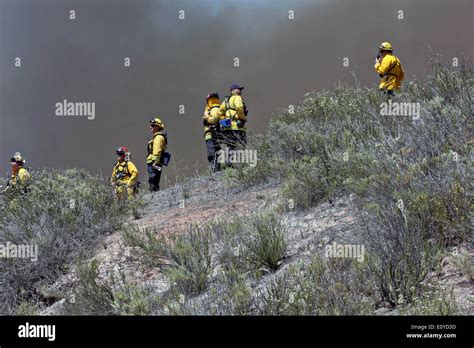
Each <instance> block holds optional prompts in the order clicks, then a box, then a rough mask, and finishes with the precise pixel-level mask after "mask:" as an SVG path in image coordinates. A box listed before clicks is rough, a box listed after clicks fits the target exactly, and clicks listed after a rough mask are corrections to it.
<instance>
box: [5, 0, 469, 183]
mask: <svg viewBox="0 0 474 348" xmlns="http://www.w3.org/2000/svg"><path fill="white" fill-rule="evenodd" d="M473 3H474V2H473V1H472V0H417V1H414V0H411V1H408V0H390V1H385V0H383V1H380V0H345V1H343V0H325V1H323V0H239V1H230V0H153V1H152V0H0V43H1V46H0V47H1V49H0V89H1V94H0V175H4V174H6V172H7V171H8V170H9V159H10V156H11V155H12V154H13V153H14V152H15V151H20V152H21V153H22V155H23V156H24V157H25V158H26V159H27V166H28V167H31V168H40V167H55V168H73V167H79V168H85V169H87V170H89V171H91V172H93V173H102V174H103V175H104V176H105V175H107V176H108V175H109V174H110V172H111V170H112V168H113V165H114V163H115V160H116V158H115V153H114V150H115V148H116V147H117V146H119V145H123V146H127V147H128V148H129V149H130V150H131V152H132V160H133V161H134V162H135V163H136V164H137V166H138V169H139V170H140V172H141V175H140V180H141V181H142V182H146V169H145V164H144V162H145V157H146V143H147V139H148V138H149V137H150V134H149V130H148V120H150V119H151V118H153V117H156V116H159V117H160V118H161V119H162V120H163V122H164V124H165V126H166V131H167V133H168V139H169V151H170V152H171V153H172V155H173V159H174V161H175V163H176V166H172V167H169V168H166V169H165V175H166V177H167V178H168V181H169V182H170V183H173V182H174V180H175V179H174V178H175V176H176V175H177V174H178V175H179V176H183V175H189V174H192V173H193V172H194V171H196V170H199V171H202V170H203V169H204V168H205V165H206V163H207V161H206V151H205V145H204V140H203V129H202V113H203V109H204V102H205V97H206V95H207V93H208V92H209V91H217V92H219V94H220V95H221V97H223V96H224V95H226V94H228V88H229V86H230V84H231V83H234V82H235V83H239V84H241V85H244V86H245V87H246V88H245V90H244V91H243V92H244V98H245V101H246V103H247V104H248V107H249V110H250V112H249V122H248V128H249V129H250V131H251V132H252V133H258V132H261V131H263V130H264V128H265V125H266V123H267V122H268V120H269V118H270V115H271V113H272V112H274V111H275V110H276V109H278V108H287V107H288V106H289V105H293V104H297V103H299V102H300V101H301V100H302V99H303V96H304V94H305V93H307V92H309V91H313V90H323V89H330V88H332V87H333V86H334V84H335V83H336V82H337V81H343V82H346V83H350V84H351V83H352V84H353V77H352V75H351V73H350V72H351V71H352V72H354V73H355V75H356V76H357V79H358V80H360V81H361V83H362V84H364V85H366V86H374V87H375V86H376V83H377V82H378V75H377V74H376V73H375V72H374V70H373V64H374V59H375V55H376V53H377V46H378V44H380V42H382V41H389V42H391V43H392V45H393V46H394V49H395V54H396V55H397V56H398V57H399V58H400V59H401V61H402V64H403V66H404V69H405V73H406V79H407V80H408V81H409V80H410V79H413V78H414V76H420V75H422V74H423V72H424V71H427V70H428V69H429V64H428V62H427V57H428V55H429V54H430V47H431V48H432V50H433V51H434V52H438V53H440V54H441V55H442V56H443V58H444V59H445V61H450V60H451V59H452V58H453V57H458V58H461V57H462V55H463V54H464V56H466V57H467V58H468V59H472V56H473V43H472V42H473V39H472V33H473V32H474V30H473V29H474V28H473V22H474V21H473V16H474V15H473ZM70 10H74V11H75V19H70ZM399 10H402V11H403V19H399V18H398V17H399V16H400V13H399V12H398V11H399ZM180 11H184V19H180V18H179V16H180V14H181V15H182V14H183V12H180ZM289 11H294V19H289ZM17 57H19V58H21V66H20V67H16V66H15V58H17ZM126 57H129V58H130V67H125V66H124V58H126ZM344 57H347V58H349V67H344V66H343V58H344ZM235 58H238V59H239V63H240V65H239V66H238V67H235V66H234V59H235ZM64 99H66V100H67V101H71V102H94V103H95V118H94V119H93V120H88V119H87V117H78V116H76V117H59V116H56V115H55V110H56V109H55V104H56V103H58V102H62V101H63V100H64ZM180 105H183V106H184V108H185V109H184V114H180V112H179V111H180ZM164 184H166V181H165V182H164ZM164 186H165V185H164Z"/></svg>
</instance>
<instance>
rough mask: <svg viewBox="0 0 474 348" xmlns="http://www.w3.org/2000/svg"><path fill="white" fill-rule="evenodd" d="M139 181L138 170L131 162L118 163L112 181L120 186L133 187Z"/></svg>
mask: <svg viewBox="0 0 474 348" xmlns="http://www.w3.org/2000/svg"><path fill="white" fill-rule="evenodd" d="M137 179H138V169H137V167H135V165H134V164H133V163H132V162H131V161H122V162H120V161H118V162H117V164H116V165H115V167H114V170H113V171H112V177H111V178H110V181H111V182H112V183H115V184H117V185H118V186H127V187H132V186H133V185H134V184H135V183H136V182H137Z"/></svg>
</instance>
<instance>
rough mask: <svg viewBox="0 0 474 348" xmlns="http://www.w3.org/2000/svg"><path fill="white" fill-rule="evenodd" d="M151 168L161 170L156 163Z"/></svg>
mask: <svg viewBox="0 0 474 348" xmlns="http://www.w3.org/2000/svg"><path fill="white" fill-rule="evenodd" d="M151 167H152V168H153V169H155V170H161V168H160V166H159V165H158V162H153V164H152V165H151Z"/></svg>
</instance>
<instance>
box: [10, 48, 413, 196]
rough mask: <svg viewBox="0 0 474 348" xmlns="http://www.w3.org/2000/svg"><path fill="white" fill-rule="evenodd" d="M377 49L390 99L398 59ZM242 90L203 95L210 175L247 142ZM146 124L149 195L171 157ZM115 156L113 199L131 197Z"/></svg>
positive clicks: (15, 169)
mask: <svg viewBox="0 0 474 348" xmlns="http://www.w3.org/2000/svg"><path fill="white" fill-rule="evenodd" d="M378 49H379V54H378V55H377V58H376V60H375V66H374V68H375V71H376V72H377V73H378V74H379V76H380V78H381V81H380V84H379V89H380V91H381V92H382V93H384V94H386V95H387V96H388V97H390V96H391V95H393V94H394V92H395V91H399V90H400V88H401V83H402V81H403V79H404V77H405V73H404V71H403V68H402V66H401V63H400V60H399V59H398V58H397V57H396V56H395V55H394V54H393V49H392V45H391V44H390V43H388V42H383V43H382V44H380V46H379V47H378ZM243 89H244V87H242V86H240V85H238V84H232V85H231V86H230V96H226V97H225V98H224V101H222V102H221V100H220V98H219V94H218V93H217V92H210V93H209V94H208V95H207V98H206V105H205V108H204V115H203V125H204V139H205V142H206V149H207V160H208V162H209V168H210V171H211V172H216V171H219V170H221V169H222V165H223V164H225V165H227V166H232V164H231V163H228V161H227V159H224V160H222V159H221V158H219V156H220V154H221V153H222V152H221V151H220V150H223V149H224V148H225V147H227V148H228V150H229V151H228V153H231V151H234V150H235V149H236V148H240V147H245V145H246V143H247V137H246V127H245V125H246V123H247V114H248V109H247V107H246V105H245V102H244V100H243V98H242V90H243ZM149 123H150V131H151V133H152V138H151V139H150V140H149V141H148V146H147V150H148V156H147V159H146V164H147V171H148V183H149V189H150V191H152V192H153V191H159V190H160V179H161V173H162V170H163V166H166V165H168V163H169V160H170V157H171V155H170V154H169V153H168V152H166V146H167V135H166V133H165V132H164V128H165V126H164V124H163V122H162V121H161V119H159V118H154V119H152V120H151V121H150V122H149ZM116 154H117V156H118V159H117V163H116V164H115V166H114V169H113V172H112V176H111V179H110V182H111V184H112V185H113V186H114V187H115V192H116V194H117V196H119V197H128V198H133V197H134V196H135V195H136V193H137V192H138V188H139V182H138V170H137V167H136V166H135V165H134V164H133V163H132V161H131V159H130V152H129V150H128V149H127V148H126V147H125V146H121V147H119V148H117V150H116ZM25 162H26V161H25V160H24V159H23V158H22V156H21V154H20V153H19V152H17V153H15V155H13V156H12V157H11V170H12V174H11V177H10V178H9V181H8V185H7V189H10V188H15V187H17V188H20V187H21V191H22V192H26V188H27V185H28V183H29V182H30V174H29V173H28V170H27V169H26V168H25Z"/></svg>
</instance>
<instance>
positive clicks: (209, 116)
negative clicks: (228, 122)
mask: <svg viewBox="0 0 474 348" xmlns="http://www.w3.org/2000/svg"><path fill="white" fill-rule="evenodd" d="M220 105H221V103H220V101H219V98H209V99H208V100H207V103H206V107H205V109H204V115H203V117H202V118H203V120H205V121H207V123H208V124H209V125H217V124H218V123H219V119H220V111H219V107H220ZM212 136H213V133H212V132H211V128H210V127H209V126H204V139H205V140H209V139H212Z"/></svg>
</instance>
